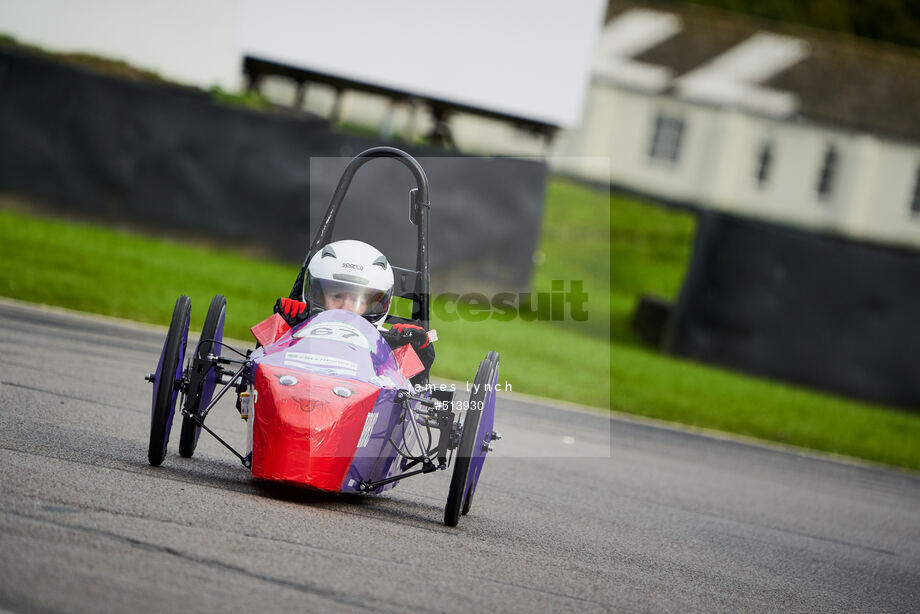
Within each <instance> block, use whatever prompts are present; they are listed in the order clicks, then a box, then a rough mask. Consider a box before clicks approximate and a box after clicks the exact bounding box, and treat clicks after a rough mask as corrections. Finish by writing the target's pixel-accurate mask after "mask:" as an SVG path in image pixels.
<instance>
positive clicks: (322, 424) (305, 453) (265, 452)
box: [252, 365, 380, 492]
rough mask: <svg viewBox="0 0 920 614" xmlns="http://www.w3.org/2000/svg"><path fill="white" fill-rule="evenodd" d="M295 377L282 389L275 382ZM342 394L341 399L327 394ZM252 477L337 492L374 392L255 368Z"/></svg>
mask: <svg viewBox="0 0 920 614" xmlns="http://www.w3.org/2000/svg"><path fill="white" fill-rule="evenodd" d="M284 375H288V376H293V377H295V378H296V379H297V380H298V382H297V383H296V384H294V385H287V386H286V385H283V384H282V383H281V377H282V376H284ZM336 388H340V392H342V390H341V389H345V390H348V391H350V392H351V394H350V396H348V397H342V396H339V395H338V394H336V393H335V392H334V391H333V390H334V389H336ZM255 390H256V403H255V406H256V409H255V416H254V423H253V433H252V475H253V477H256V478H263V479H267V480H279V481H283V482H291V483H295V484H298V485H309V486H313V487H314V488H319V489H322V490H329V491H335V492H338V491H339V490H341V488H342V483H343V482H344V480H345V476H346V474H347V473H348V468H349V467H350V466H351V463H352V460H353V459H354V456H355V451H356V450H357V446H358V440H359V439H360V437H361V433H362V431H363V429H364V425H365V421H366V420H367V416H368V414H369V413H370V411H371V409H373V407H374V404H375V403H376V402H377V396H378V394H379V392H380V388H378V387H377V386H374V385H373V384H368V383H365V382H358V381H354V380H346V379H341V378H337V377H332V376H327V375H319V374H315V373H305V372H303V371H297V370H292V369H287V368H283V367H275V366H272V365H260V366H259V369H258V371H257V373H256V382H255Z"/></svg>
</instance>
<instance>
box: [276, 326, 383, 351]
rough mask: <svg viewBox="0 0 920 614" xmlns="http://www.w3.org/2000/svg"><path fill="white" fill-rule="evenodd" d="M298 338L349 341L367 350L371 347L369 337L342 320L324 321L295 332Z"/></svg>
mask: <svg viewBox="0 0 920 614" xmlns="http://www.w3.org/2000/svg"><path fill="white" fill-rule="evenodd" d="M294 337H295V338H296V339H311V338H313V339H324V340H326V341H338V342H339V343H347V344H348V345H353V346H356V347H359V348H362V349H365V350H369V349H370V348H371V346H370V343H368V341H367V338H366V337H365V336H364V335H362V334H361V332H360V331H359V330H358V329H356V328H355V327H353V326H349V325H348V324H342V323H341V322H323V323H321V324H313V325H311V326H308V327H306V328H304V329H302V330H299V331H297V332H296V333H294Z"/></svg>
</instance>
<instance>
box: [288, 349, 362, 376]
mask: <svg viewBox="0 0 920 614" xmlns="http://www.w3.org/2000/svg"><path fill="white" fill-rule="evenodd" d="M288 363H298V364H302V365H309V366H313V367H322V368H328V369H343V370H345V371H352V372H356V371H357V370H358V363H356V362H352V361H350V360H345V359H344V358H336V357H335V356H324V355H323V354H308V353H305V352H287V353H286V354H285V355H284V364H285V365H286V366H287V365H288Z"/></svg>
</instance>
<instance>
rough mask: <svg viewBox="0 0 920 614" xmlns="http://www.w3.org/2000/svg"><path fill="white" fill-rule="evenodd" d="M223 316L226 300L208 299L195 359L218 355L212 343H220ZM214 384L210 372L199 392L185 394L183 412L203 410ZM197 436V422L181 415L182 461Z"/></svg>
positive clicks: (216, 345) (191, 450)
mask: <svg viewBox="0 0 920 614" xmlns="http://www.w3.org/2000/svg"><path fill="white" fill-rule="evenodd" d="M226 317H227V299H226V298H224V296H223V295H222V294H218V295H216V296H215V297H214V298H213V299H211V305H210V307H208V315H207V316H205V319H204V326H203V327H202V329H201V336H200V337H199V338H198V351H197V352H196V354H195V356H194V358H195V359H196V360H203V359H205V358H206V357H207V356H208V354H214V355H216V356H220V350H221V347H222V346H221V345H220V343H214V341H222V340H223V334H224V320H225V319H226ZM212 340H213V341H212ZM196 366H197V365H195V364H193V367H192V368H193V369H194V368H195V367H196ZM216 381H217V374H216V373H214V372H213V371H212V372H210V373H208V374H207V376H206V378H205V381H203V382H202V386H201V390H195V391H189V394H188V396H187V397H186V402H185V407H186V409H188V410H189V411H191V412H194V413H197V412H198V411H199V410H200V409H201V408H202V407H207V406H208V404H209V403H210V402H211V398H212V397H213V396H214V387H215V384H216ZM200 435H201V427H200V426H199V425H198V423H197V422H195V421H194V420H192V419H191V418H189V417H188V416H183V417H182V431H181V433H180V435H179V454H180V455H181V456H183V457H185V458H191V457H192V455H193V454H194V453H195V447H196V446H197V445H198V437H199V436H200Z"/></svg>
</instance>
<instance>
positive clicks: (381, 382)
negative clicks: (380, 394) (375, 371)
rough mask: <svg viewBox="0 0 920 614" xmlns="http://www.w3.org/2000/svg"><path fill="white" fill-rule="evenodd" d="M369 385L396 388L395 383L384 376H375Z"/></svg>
mask: <svg viewBox="0 0 920 614" xmlns="http://www.w3.org/2000/svg"><path fill="white" fill-rule="evenodd" d="M369 381H370V383H372V384H374V385H375V386H380V387H381V388H397V387H398V386H397V385H396V382H394V381H393V380H392V379H390V378H389V377H388V376H386V375H375V376H374V377H372V378H371V379H370V380H369Z"/></svg>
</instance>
